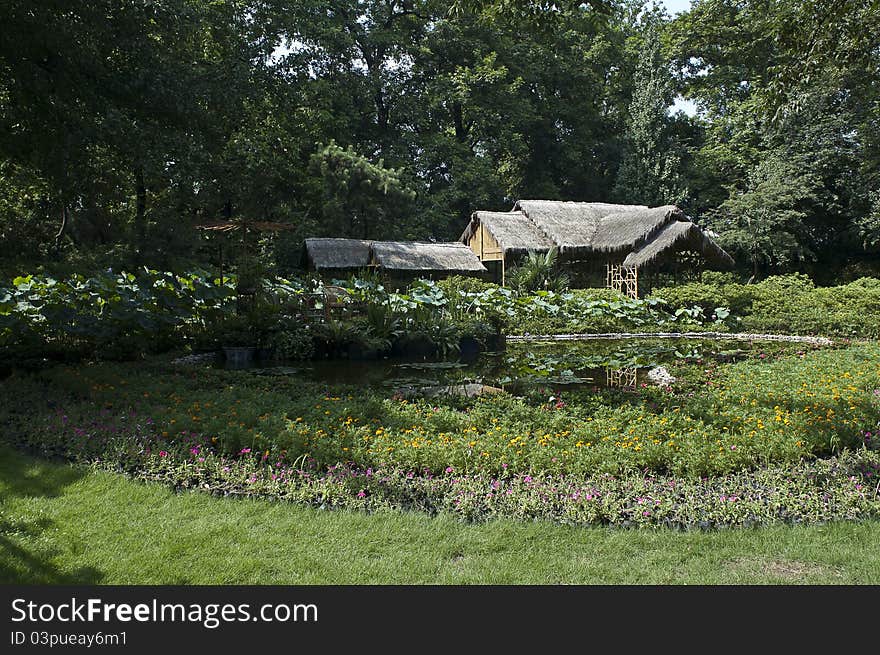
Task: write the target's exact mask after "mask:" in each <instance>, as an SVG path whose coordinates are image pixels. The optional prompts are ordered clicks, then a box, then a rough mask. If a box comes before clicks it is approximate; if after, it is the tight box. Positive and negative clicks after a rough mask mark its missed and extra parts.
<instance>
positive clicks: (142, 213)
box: [134, 166, 147, 253]
mask: <svg viewBox="0 0 880 655" xmlns="http://www.w3.org/2000/svg"><path fill="white" fill-rule="evenodd" d="M134 187H135V196H136V199H137V201H136V205H135V207H136V208H135V217H134V224H135V231H136V233H137V249H138V252H139V253H143V251H144V249H145V247H146V241H147V186H146V184H145V182H144V169H143V167H142V166H137V167H136V168H135V171H134Z"/></svg>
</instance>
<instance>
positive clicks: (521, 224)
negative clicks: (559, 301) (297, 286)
mask: <svg viewBox="0 0 880 655" xmlns="http://www.w3.org/2000/svg"><path fill="white" fill-rule="evenodd" d="M460 241H461V242H462V243H464V244H467V245H468V246H469V247H470V248H471V250H472V251H473V252H474V254H475V255H477V257H478V258H479V259H480V261H482V262H483V263H484V264H486V263H488V262H498V265H499V267H500V269H501V276H502V281H503V276H504V271H505V269H506V268H507V267H509V266H511V265H513V264H515V263H516V262H517V261H518V259H519V257H520V256H521V255H524V254H525V253H526V252H528V251H536V252H547V251H548V250H550V249H551V248H556V249H557V251H558V252H559V259H560V261H561V262H562V263H563V264H564V265H565V266H566V267H567V268H568V269H569V270H570V271H571V272H572V273H575V274H577V273H581V274H583V275H581V276H580V277H583V276H584V275H586V276H587V277H590V276H593V277H595V276H597V275H602V276H605V277H606V279H607V281H608V282H609V284H610V283H611V278H612V276H618V277H619V276H624V277H628V278H631V279H632V278H637V275H638V271H639V269H642V268H646V267H655V268H656V267H660V266H662V265H663V264H665V263H668V262H671V261H677V259H678V256H679V255H681V254H682V253H691V254H696V255H697V256H698V257H699V258H700V259H701V260H702V263H703V264H704V265H707V266H709V267H711V268H719V269H726V268H731V267H732V266H733V263H734V262H733V259H732V258H731V257H730V255H728V254H727V253H726V252H724V250H722V249H721V248H720V247H719V246H718V245H717V244H716V243H715V242H714V241H712V239H710V238H709V236H708V235H706V234H705V233H704V232H703V231H702V230H701V229H700V228H699V227H698V226H697V225H696V224H695V223H693V222H692V221H691V220H690V219H689V218H688V217H687V216H686V215H685V213H684V212H683V211H682V210H681V209H680V208H678V207H676V206H675V205H666V206H663V207H646V206H644V205H614V204H608V203H596V202H562V201H554V200H520V201H518V202H517V203H516V204H515V205H514V207H513V209H512V210H511V211H509V212H488V211H477V212H474V213H473V215H472V216H471V220H470V222H469V223H468V225H467V227H466V228H465V230H464V232H463V233H462V235H461V238H460ZM612 286H618V285H612ZM631 286H633V288H634V286H635V282H634V281H633V283H632V285H631ZM621 290H623V291H628V292H629V293H630V295H635V292H634V291H633V289H629V290H628V289H621Z"/></svg>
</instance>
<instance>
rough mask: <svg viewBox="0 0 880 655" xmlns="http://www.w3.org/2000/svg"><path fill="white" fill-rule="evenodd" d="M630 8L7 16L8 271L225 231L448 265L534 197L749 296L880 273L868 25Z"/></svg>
mask: <svg viewBox="0 0 880 655" xmlns="http://www.w3.org/2000/svg"><path fill="white" fill-rule="evenodd" d="M646 4H648V5H650V3H645V2H642V1H640V0H595V1H593V2H556V3H516V2H507V1H506V0H496V1H479V2H473V1H464V0H462V1H459V2H454V3H450V2H440V1H438V0H339V1H336V0H334V1H332V2H331V1H330V0H299V1H297V2H287V1H281V0H211V1H208V0H89V1H88V2H87V1H85V0H64V1H62V0H36V1H34V2H28V3H24V2H12V1H5V2H2V3H0V34H2V39H0V257H2V259H3V261H4V267H5V268H7V269H8V270H9V271H12V270H18V269H20V268H21V267H23V266H28V265H30V266H33V265H37V264H39V265H44V266H50V267H51V266H67V265H91V266H105V265H108V262H117V261H121V262H127V263H142V264H149V265H154V266H175V265H178V264H181V263H183V262H188V263H192V262H193V261H194V260H195V261H196V262H197V263H209V258H210V257H212V256H213V253H214V252H215V251H214V249H213V248H200V246H201V245H203V240H204V238H205V237H204V236H202V233H201V232H200V231H198V230H195V229H194V227H195V226H196V225H198V224H200V223H203V222H205V221H210V220H216V219H222V218H235V217H243V218H247V219H253V220H270V221H276V222H277V221H280V222H287V223H291V224H292V225H294V226H295V228H296V229H295V230H294V231H293V232H290V233H287V234H286V235H285V236H284V237H283V238H279V239H276V240H275V241H274V242H272V243H267V244H264V245H265V246H266V247H267V248H269V249H270V250H271V249H274V250H276V251H278V250H279V249H281V250H284V249H287V250H289V251H291V252H292V251H295V250H296V249H297V248H298V247H299V246H298V244H299V243H300V242H301V239H302V238H303V237H305V236H354V237H364V236H367V237H370V238H373V237H382V238H388V237H395V238H413V239H430V238H435V239H450V238H455V237H457V236H458V234H459V233H460V231H461V229H462V228H463V226H464V224H465V220H466V218H467V216H468V215H469V213H470V212H471V211H473V210H474V209H477V208H491V209H500V210H506V209H509V208H510V206H512V203H513V202H514V200H516V199H517V198H549V199H566V200H586V201H608V200H612V199H616V200H619V201H623V202H644V203H649V204H659V203H664V202H677V203H679V204H681V205H682V206H684V207H685V208H687V210H688V212H689V213H690V214H691V215H692V216H693V217H694V219H695V220H696V221H697V222H698V223H700V224H702V225H703V226H706V227H711V228H712V229H713V230H715V231H716V232H717V233H718V234H719V238H720V239H721V240H722V241H723V242H724V244H725V245H726V246H727V247H729V248H730V249H731V251H732V252H734V253H735V254H736V256H737V258H738V261H739V263H740V265H741V266H742V270H743V271H744V272H745V273H747V274H748V275H755V276H757V277H761V276H764V275H767V274H770V273H774V272H785V271H791V270H806V271H809V272H812V273H814V274H815V275H816V276H818V277H819V278H820V279H821V277H822V275H823V274H826V275H832V276H833V275H839V274H846V275H851V276H854V275H857V274H858V273H859V272H869V271H872V270H873V271H875V272H876V270H877V266H878V258H880V191H878V189H880V91H878V89H880V79H878V77H880V2H877V1H874V0H872V1H866V0H817V1H816V2H809V3H804V2H799V1H798V0H748V1H745V2H743V1H739V0H736V1H735V0H695V1H694V2H693V7H692V9H691V10H690V11H689V12H685V13H683V14H680V15H679V16H677V17H676V18H674V19H673V18H670V17H669V16H668V15H666V14H664V13H662V12H661V11H657V10H655V9H651V8H650V6H649V7H645V5H646ZM679 93H680V94H682V95H684V96H685V97H686V98H689V99H691V100H694V101H695V102H696V103H697V106H698V108H699V111H698V112H697V114H696V115H695V116H692V117H688V116H686V115H684V114H682V113H676V114H674V113H671V112H670V111H669V107H670V105H671V104H672V101H673V99H674V97H675V96H676V94H679ZM275 254H276V256H275V257H274V259H273V260H272V261H275V262H293V261H296V260H297V258H296V257H295V256H293V255H291V254H290V252H288V253H287V256H284V255H283V253H279V252H276V253H275ZM844 269H845V270H844Z"/></svg>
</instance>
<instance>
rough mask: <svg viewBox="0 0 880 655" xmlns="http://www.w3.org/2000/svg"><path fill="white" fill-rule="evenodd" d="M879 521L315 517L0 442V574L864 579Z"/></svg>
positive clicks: (73, 578) (147, 580)
mask: <svg viewBox="0 0 880 655" xmlns="http://www.w3.org/2000/svg"><path fill="white" fill-rule="evenodd" d="M878 540H880V523H878V522H876V521H873V522H867V523H839V524H833V525H823V526H812V527H772V528H762V529H752V530H725V531H720V532H673V531H668V530H661V529H656V530H651V529H642V530H629V531H613V530H607V529H601V528H589V529H585V528H572V527H566V526H559V525H552V524H549V523H518V522H514V521H494V522H491V523H487V524H480V525H469V524H465V523H461V522H459V521H457V520H455V519H452V518H450V517H444V516H441V517H438V518H430V517H428V516H426V515H422V514H415V513H413V514H406V513H396V512H386V513H380V514H374V515H367V514H361V513H356V512H350V511H333V512H322V511H318V510H313V509H308V508H304V507H298V506H295V505H291V504H285V503H278V502H275V503H273V502H268V501H253V500H231V499H219V498H214V497H211V496H208V495H206V494H200V493H188V494H175V493H173V492H172V491H170V490H169V489H167V488H166V487H163V486H160V485H152V484H151V485H146V484H141V483H136V482H133V481H131V480H128V479H126V478H124V477H123V476H121V475H116V474H112V473H104V472H93V471H91V470H90V469H87V468H82V467H76V466H71V465H67V464H56V463H49V462H46V461H42V460H37V459H34V458H31V457H28V456H25V455H22V454H20V453H18V452H17V451H14V450H12V449H10V448H8V447H5V446H3V447H0V582H3V583H49V584H65V583H94V584H392V583H396V584H420V583H441V584H447V583H452V584H458V583H485V584H516V583H523V584H532V583H547V584H557V583H574V584H763V583H783V584H801V583H809V584H878V583H880V549H878V548H876V544H877V543H878Z"/></svg>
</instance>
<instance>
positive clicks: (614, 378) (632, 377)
mask: <svg viewBox="0 0 880 655" xmlns="http://www.w3.org/2000/svg"><path fill="white" fill-rule="evenodd" d="M638 370H639V369H638V368H636V367H635V366H629V367H626V368H606V369H605V384H606V385H607V386H608V387H611V388H612V389H623V390H624V391H635V390H636V373H638Z"/></svg>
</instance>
